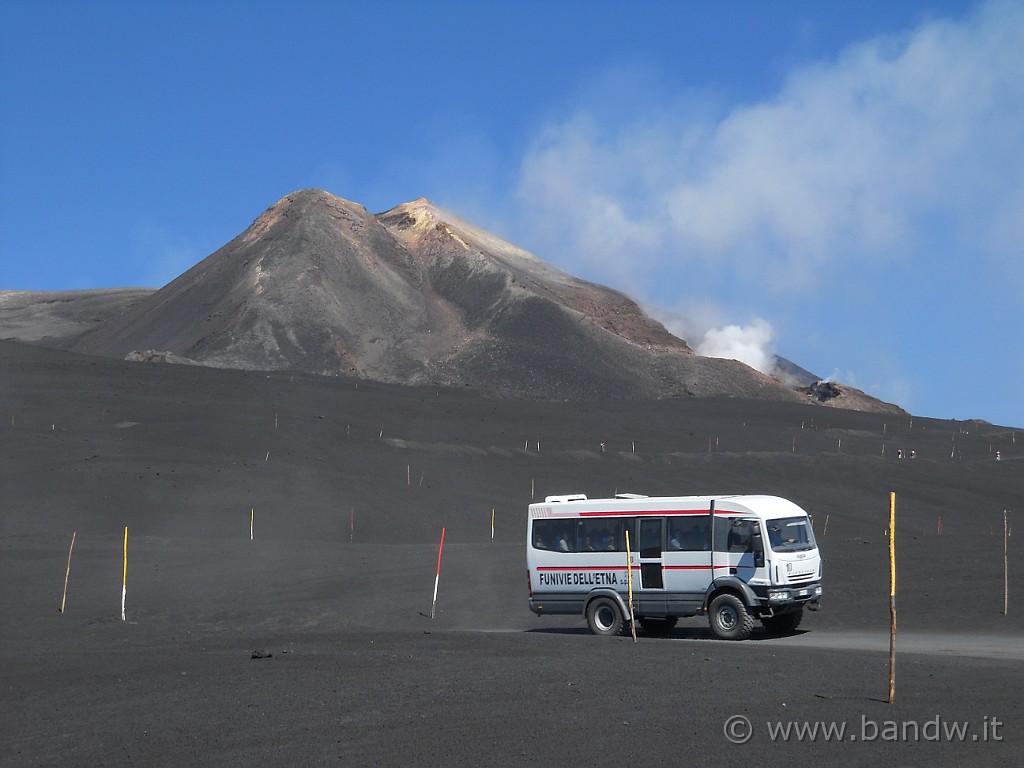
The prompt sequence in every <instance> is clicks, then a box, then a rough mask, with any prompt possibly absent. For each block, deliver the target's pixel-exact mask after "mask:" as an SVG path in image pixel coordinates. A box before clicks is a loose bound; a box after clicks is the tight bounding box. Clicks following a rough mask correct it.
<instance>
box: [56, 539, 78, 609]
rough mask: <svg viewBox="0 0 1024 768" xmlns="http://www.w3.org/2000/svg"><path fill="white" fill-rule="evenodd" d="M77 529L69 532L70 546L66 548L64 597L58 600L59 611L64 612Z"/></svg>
mask: <svg viewBox="0 0 1024 768" xmlns="http://www.w3.org/2000/svg"><path fill="white" fill-rule="evenodd" d="M77 535H78V531H72V532H71V547H70V548H69V549H68V569H67V570H66V571H65V572H64V597H62V598H61V600H60V612H61V613H64V606H65V605H67V602H68V579H69V578H70V577H71V553H72V552H74V551H75V536H77Z"/></svg>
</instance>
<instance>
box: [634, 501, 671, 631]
mask: <svg viewBox="0 0 1024 768" xmlns="http://www.w3.org/2000/svg"><path fill="white" fill-rule="evenodd" d="M637 522H638V529H639V530H638V534H639V535H638V536H637V540H638V541H637V544H638V549H639V555H640V558H639V559H640V590H639V600H638V602H639V603H640V613H642V614H644V615H645V616H664V615H665V582H664V576H663V573H662V569H663V563H662V542H663V541H664V528H665V519H664V518H661V517H641V518H640V519H639V520H638V521H637Z"/></svg>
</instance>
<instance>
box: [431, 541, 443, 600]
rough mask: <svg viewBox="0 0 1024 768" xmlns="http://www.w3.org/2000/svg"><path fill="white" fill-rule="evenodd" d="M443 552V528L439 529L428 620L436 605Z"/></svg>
mask: <svg viewBox="0 0 1024 768" xmlns="http://www.w3.org/2000/svg"><path fill="white" fill-rule="evenodd" d="M442 552H444V528H442V529H441V546H439V547H438V548H437V573H436V574H434V599H433V600H431V601H430V618H434V607H435V606H436V605H437V583H438V582H439V581H440V580H441V553H442Z"/></svg>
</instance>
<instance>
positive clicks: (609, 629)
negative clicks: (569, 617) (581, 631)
mask: <svg viewBox="0 0 1024 768" xmlns="http://www.w3.org/2000/svg"><path fill="white" fill-rule="evenodd" d="M587 626H589V627H590V631H591V632H593V633H594V634H595V635H604V636H606V637H615V636H617V635H621V634H622V630H623V629H624V628H625V626H626V620H625V619H624V618H623V617H622V611H620V610H619V606H618V604H617V603H616V602H615V601H614V600H612V599H611V598H610V597H597V598H594V599H593V600H591V601H590V604H589V605H588V606H587Z"/></svg>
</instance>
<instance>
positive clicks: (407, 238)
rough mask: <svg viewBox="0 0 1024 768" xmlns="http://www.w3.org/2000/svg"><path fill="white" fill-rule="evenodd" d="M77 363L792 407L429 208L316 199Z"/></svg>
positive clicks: (615, 298) (297, 204)
mask: <svg viewBox="0 0 1024 768" xmlns="http://www.w3.org/2000/svg"><path fill="white" fill-rule="evenodd" d="M74 348H75V349H77V350H78V351H82V352H90V353H93V354H101V355H107V356H114V357H124V356H125V355H127V354H129V353H130V352H132V351H138V350H160V351H161V353H162V354H166V355H169V356H178V357H183V358H189V359H191V360H195V361H197V362H200V363H203V364H206V365H212V366H219V367H231V368H248V369H256V370H300V371H306V372H311V373H318V374H328V375H339V374H340V375H352V376H359V377H362V378H368V379H376V380H380V381H386V382H394V383H405V384H426V383H430V384H440V385H449V386H453V385H459V386H463V385H465V386H472V387H475V388H478V389H484V390H490V391H495V392H501V393H506V394H512V395H528V396H539V397H547V398H550V397H554V398H560V399H561V398H570V399H579V398H615V399H622V398H650V397H667V396H676V395H731V396H740V397H755V398H757V397H760V398H769V399H783V400H796V399H798V396H797V395H796V394H795V393H793V392H792V391H791V390H789V389H788V388H786V387H784V386H782V385H781V384H779V383H778V382H775V381H774V380H771V379H768V378H767V377H765V376H762V375H761V374H758V373H757V372H756V371H753V370H752V369H750V368H747V367H746V366H744V365H742V364H740V363H736V362H734V361H724V360H715V359H711V358H698V357H696V356H694V355H693V353H692V351H691V350H690V348H689V347H688V346H687V344H686V342H685V341H683V340H682V339H679V338H677V337H675V336H673V335H672V334H671V333H669V332H668V331H667V330H666V329H665V327H664V326H663V325H661V324H660V323H658V322H657V321H655V320H653V319H651V318H650V317H648V316H647V315H646V314H645V313H644V312H643V311H642V310H641V309H640V307H639V306H638V305H637V304H636V302H634V301H632V300H631V299H629V297H627V296H625V295H623V294H622V293H620V292H618V291H614V290H612V289H609V288H606V287H604V286H600V285H596V284H594V283H589V282H587V281H584V280H580V279H578V278H576V277H573V276H572V275H569V274H567V273H565V272H563V271H561V270H559V269H557V268H555V267H554V266H552V265H551V264H548V263H546V262H544V261H542V260H541V259H539V258H538V257H537V256H535V255H533V254H532V253H529V252H528V251H525V250H523V249H522V248H519V247H517V246H515V245H513V244H511V243H509V242H507V241H505V240H503V239H502V238H500V237H498V236H496V235H494V234H492V233H491V232H489V231H487V230H485V229H483V228H481V227H478V226H476V225H473V224H470V223H469V222H466V221H464V220H462V219H460V218H459V217H457V216H455V215H454V214H452V213H450V212H449V211H447V210H445V209H443V208H441V207H440V206H437V205H435V204H434V203H432V202H430V201H429V200H427V199H426V198H417V199H415V200H412V201H411V202H407V203H402V204H401V205H398V206H396V207H394V208H391V209H390V210H388V211H385V212H384V213H380V214H376V215H373V214H370V213H368V212H367V211H366V209H365V208H364V207H363V206H362V205H359V204H358V203H354V202H352V201H350V200H346V199H344V198H341V197H338V196H336V195H332V194H330V193H329V192H326V191H324V190H322V189H302V190H298V191H296V192H292V193H291V194H289V195H286V196H285V197H283V198H281V199H280V200H279V201H277V202H276V203H275V204H274V205H272V206H270V208H268V209H267V210H266V211H265V212H264V213H263V214H262V215H260V216H259V217H258V218H257V219H256V220H255V221H254V222H253V224H252V225H251V226H250V227H249V228H248V229H246V230H245V231H244V232H242V233H241V234H240V235H239V236H238V237H236V238H235V239H234V240H232V241H231V242H230V243H228V244H226V245H224V246H223V247H222V248H220V249H218V250H217V251H216V252H215V253H213V254H211V255H210V256H208V257H207V258H206V259H204V260H203V261H202V262H200V263H199V264H197V265H195V266H194V267H192V269H190V270H188V271H187V272H185V273H184V274H182V275H180V276H179V277H178V278H176V279H175V280H174V281H172V282H171V283H169V284H168V285H166V286H164V287H163V288H161V289H160V290H159V291H157V292H155V293H154V294H152V295H151V296H149V297H148V298H146V299H144V300H142V301H139V302H138V303H137V304H136V305H134V306H132V307H131V308H130V309H129V310H128V311H126V312H124V313H122V314H120V315H118V316H117V317H115V318H112V319H111V320H109V321H107V322H106V323H104V324H102V325H101V326H99V327H97V328H96V329H95V330H93V331H91V332H89V333H87V334H85V335H84V336H82V337H80V338H79V339H78V340H77V341H76V342H75V343H74ZM170 359H173V358H170Z"/></svg>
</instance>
